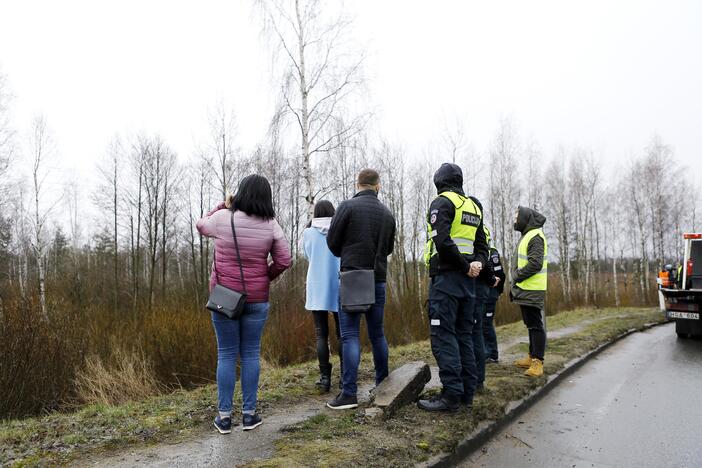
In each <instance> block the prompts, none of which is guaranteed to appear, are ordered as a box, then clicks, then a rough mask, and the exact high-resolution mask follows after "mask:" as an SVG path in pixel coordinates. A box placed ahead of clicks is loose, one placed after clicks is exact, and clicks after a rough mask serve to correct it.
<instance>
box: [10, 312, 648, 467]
mask: <svg viewBox="0 0 702 468" xmlns="http://www.w3.org/2000/svg"><path fill="white" fill-rule="evenodd" d="M620 315H625V317H618V316H620ZM590 319H601V320H599V321H597V322H594V323H592V324H589V325H588V326H587V328H586V329H585V330H583V331H582V332H579V333H576V334H575V335H572V336H568V337H564V338H560V339H556V340H552V341H550V342H549V348H548V350H547V359H546V371H547V372H549V373H552V372H555V371H557V370H559V369H560V367H559V366H561V367H562V365H563V363H564V362H566V361H567V360H569V359H572V358H573V357H576V356H579V355H582V354H584V353H585V352H587V351H588V350H590V349H594V348H595V347H596V346H598V345H599V344H601V343H603V342H606V341H608V340H610V339H611V338H613V337H614V336H616V335H618V334H619V333H621V332H623V331H625V330H627V329H629V328H637V327H640V326H641V325H642V324H643V323H647V322H653V321H659V320H662V316H661V314H660V313H659V312H656V311H652V310H651V309H600V310H592V309H581V310H575V311H569V312H564V313H561V314H558V315H554V316H551V317H549V318H548V327H549V330H554V329H557V328H562V327H569V326H572V325H576V324H578V323H581V322H583V321H584V320H590ZM497 333H498V339H499V340H501V341H506V340H512V339H515V338H517V337H519V336H523V335H524V334H525V330H524V327H523V325H521V324H509V325H504V326H501V327H498V329H497ZM415 360H424V361H427V362H429V363H432V364H433V363H434V358H433V356H432V353H431V348H430V346H429V344H428V342H418V343H413V344H409V345H403V346H396V347H392V349H391V351H390V366H391V368H395V367H398V366H400V365H402V364H404V363H406V362H409V361H415ZM335 364H338V363H335ZM337 369H338V366H336V365H335V372H336V370H337ZM488 369H489V371H488V377H487V386H488V388H489V389H490V393H488V394H487V395H482V396H480V397H478V398H477V399H476V401H475V408H474V413H473V417H468V416H467V415H458V416H436V415H430V414H427V413H424V412H421V411H419V410H417V409H416V408H415V407H414V406H409V407H406V408H403V409H402V410H400V411H399V413H398V414H397V416H396V417H395V418H393V419H392V420H390V421H388V422H380V421H373V420H368V419H366V418H365V417H364V416H363V415H362V414H359V413H354V412H351V413H347V412H343V414H331V415H330V414H326V413H324V414H321V415H318V416H315V417H313V418H311V419H309V420H307V421H305V422H304V423H302V424H299V425H296V426H291V427H289V428H287V433H286V434H285V436H284V437H283V438H281V439H280V440H279V441H278V442H277V443H276V452H275V455H274V457H273V458H271V459H270V460H264V461H258V462H256V463H254V464H253V465H255V466H304V465H307V466H309V465H315V466H343V465H355V464H360V465H368V466H370V465H379V464H382V465H385V466H404V465H406V464H407V463H414V462H416V461H421V460H425V459H427V458H428V457H429V456H431V455H432V454H435V453H438V452H440V451H445V450H451V448H452V447H454V446H455V444H457V443H458V441H460V440H461V439H462V438H463V437H464V436H465V435H466V434H468V433H470V431H472V430H473V428H474V427H475V424H477V422H478V421H480V420H482V419H493V418H496V417H499V416H500V415H501V414H502V413H503V412H504V408H505V406H506V404H507V403H509V402H510V401H513V400H516V399H518V398H521V397H523V396H525V395H526V394H527V393H528V392H529V391H531V390H533V389H534V388H536V387H537V386H539V385H541V384H542V383H543V381H542V380H538V379H537V380H534V379H528V378H527V377H524V376H522V375H521V373H519V372H518V371H516V370H515V369H514V368H513V367H512V366H511V365H509V364H504V365H497V366H489V367H488ZM373 375H374V374H373V368H372V357H371V355H370V353H364V355H363V358H362V362H361V367H360V369H359V380H365V381H369V380H372V379H373ZM317 377H318V369H317V363H316V362H306V363H303V364H298V365H294V366H289V367H285V368H275V367H270V366H264V368H263V370H262V373H261V381H260V392H259V400H260V402H259V407H260V409H261V410H262V411H263V412H264V413H265V412H266V411H267V410H269V409H273V408H282V407H285V406H287V405H293V404H295V403H296V402H301V401H304V400H305V399H308V398H309V397H310V395H314V394H315V392H316V390H315V386H314V382H315V380H316V379H317ZM240 398H241V396H240V394H239V392H238V386H237V395H236V398H235V399H236V401H235V408H236V407H238V406H240V401H241V400H240ZM216 401H217V399H216V387H215V386H214V385H207V386H203V387H200V388H197V389H195V390H192V391H184V390H180V391H176V392H173V393H170V394H167V395H161V396H156V397H151V398H148V399H146V400H143V401H138V402H130V403H127V404H123V405H119V406H108V405H91V406H86V407H83V408H80V409H78V410H77V411H75V412H72V413H53V414H49V415H46V416H42V417H36V418H28V419H23V420H14V421H5V422H2V423H0V465H4V464H10V465H15V466H33V465H37V464H42V465H44V464H47V465H53V464H66V463H69V462H70V461H71V460H74V459H76V458H77V457H80V456H81V455H84V454H90V455H95V454H96V453H100V452H101V451H108V450H116V449H121V448H124V447H127V446H129V447H134V446H140V445H141V446H143V445H149V444H154V443H158V442H160V441H163V440H168V441H169V442H173V441H177V440H182V439H186V438H189V437H192V436H194V435H196V434H199V433H201V432H202V431H203V430H205V429H206V428H207V429H209V426H210V424H211V418H212V417H213V415H214V414H215V405H216Z"/></svg>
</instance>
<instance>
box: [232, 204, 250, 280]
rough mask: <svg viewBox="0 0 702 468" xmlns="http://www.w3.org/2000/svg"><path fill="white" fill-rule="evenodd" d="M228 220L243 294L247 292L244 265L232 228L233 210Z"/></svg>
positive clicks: (234, 231)
mask: <svg viewBox="0 0 702 468" xmlns="http://www.w3.org/2000/svg"><path fill="white" fill-rule="evenodd" d="M229 221H230V223H231V225H232V236H234V247H235V248H236V261H237V263H238V264H239V274H240V275H241V284H242V286H244V294H248V292H247V291H246V280H245V279H244V267H243V266H242V264H241V254H239V239H237V237H236V229H235V228H234V212H233V211H232V215H231V217H230V218H229Z"/></svg>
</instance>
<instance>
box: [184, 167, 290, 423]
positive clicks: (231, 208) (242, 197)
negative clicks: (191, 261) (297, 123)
mask: <svg viewBox="0 0 702 468" xmlns="http://www.w3.org/2000/svg"><path fill="white" fill-rule="evenodd" d="M232 212H233V213H234V227H235V229H236V236H237V240H238V243H239V253H240V255H241V264H242V267H243V273H244V279H245V284H246V292H247V293H248V296H247V301H246V305H245V307H244V312H243V313H242V315H241V317H240V318H239V319H238V320H230V319H229V318H227V317H225V316H224V315H222V314H219V313H215V312H212V324H213V326H214V330H215V334H216V335H217V390H218V400H219V414H218V415H217V417H216V418H215V421H214V424H215V427H216V428H217V430H219V432H221V433H222V434H228V433H229V432H231V426H232V422H231V414H232V398H233V396H234V385H235V383H236V360H237V356H239V357H240V359H241V377H240V378H241V389H242V394H243V405H242V414H243V428H244V430H250V429H254V428H256V427H258V426H259V425H260V424H261V417H260V416H259V415H258V414H256V400H257V393H258V376H259V372H260V361H259V355H260V349H261V336H262V334H263V326H264V325H265V323H266V319H267V318H268V305H269V304H268V291H269V286H270V282H271V281H272V280H274V279H275V278H276V277H278V275H280V274H281V273H282V272H283V271H285V269H287V268H288V267H289V266H290V262H291V258H290V246H289V245H288V242H287V240H286V239H285V235H284V234H283V230H282V229H281V227H280V225H279V224H278V222H277V221H276V220H275V212H274V211H273V201H272V196H271V186H270V184H269V183H268V180H267V179H266V178H265V177H263V176H260V175H256V174H254V175H250V176H247V177H245V178H244V179H243V180H242V181H241V183H240V184H239V190H238V191H237V193H236V195H234V196H233V197H230V198H229V199H228V200H227V202H226V203H225V202H222V203H220V204H219V205H217V207H216V208H215V209H214V210H212V211H210V212H209V213H207V215H206V216H205V217H203V218H202V219H200V220H199V221H198V222H197V230H198V231H199V232H200V234H202V235H204V236H207V237H212V238H214V244H215V255H216V263H215V262H213V269H212V275H211V277H210V290H211V289H212V288H213V287H214V285H215V284H216V282H217V281H218V278H219V283H220V284H221V285H222V286H225V287H227V288H230V289H233V290H235V291H241V292H243V291H244V287H243V284H242V281H241V273H240V270H239V262H238V261H237V255H236V249H235V245H234V236H233V234H232V227H231V216H232ZM269 257H270V260H269ZM215 269H216V270H215Z"/></svg>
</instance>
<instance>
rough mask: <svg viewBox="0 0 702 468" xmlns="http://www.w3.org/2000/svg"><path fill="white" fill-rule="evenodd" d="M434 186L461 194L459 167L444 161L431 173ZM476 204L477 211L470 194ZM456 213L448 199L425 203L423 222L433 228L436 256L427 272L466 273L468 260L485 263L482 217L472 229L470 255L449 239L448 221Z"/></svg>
mask: <svg viewBox="0 0 702 468" xmlns="http://www.w3.org/2000/svg"><path fill="white" fill-rule="evenodd" d="M434 185H435V186H436V191H437V193H442V192H455V193H457V194H459V195H463V196H465V193H464V192H463V172H462V171H461V168H460V167H458V166H457V165H455V164H450V163H444V164H442V165H441V167H440V168H439V169H438V170H437V171H436V173H435V174H434ZM471 198H472V200H473V201H474V202H475V204H476V205H478V208H480V210H481V211H482V210H483V206H482V205H481V204H480V202H479V201H478V200H477V199H475V198H473V197H471ZM455 215H456V208H455V207H454V206H453V203H452V202H451V200H449V199H448V198H445V197H436V198H435V199H434V201H432V202H431V205H430V206H429V213H428V215H427V222H428V223H429V224H430V225H431V228H432V230H433V231H436V235H435V236H434V238H433V240H434V245H435V246H436V251H437V252H438V255H434V256H433V257H432V258H431V260H430V263H429V275H430V276H435V275H439V274H441V273H444V272H447V271H460V272H461V273H468V270H469V269H470V263H471V262H473V261H478V262H480V263H481V264H482V265H483V268H484V267H485V265H486V264H487V258H488V245H487V241H486V239H485V231H484V230H483V219H482V217H481V218H480V224H479V225H478V227H477V228H478V230H477V232H476V237H475V242H474V244H473V252H474V253H473V256H472V257H471V256H469V255H463V254H461V253H460V252H459V251H458V247H457V246H456V244H455V243H454V242H453V240H452V239H451V224H452V223H453V218H454V216H455Z"/></svg>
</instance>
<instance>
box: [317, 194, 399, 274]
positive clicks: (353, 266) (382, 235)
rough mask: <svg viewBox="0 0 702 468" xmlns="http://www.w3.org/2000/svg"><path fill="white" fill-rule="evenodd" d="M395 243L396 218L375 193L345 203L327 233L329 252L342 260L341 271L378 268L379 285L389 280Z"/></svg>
mask: <svg viewBox="0 0 702 468" xmlns="http://www.w3.org/2000/svg"><path fill="white" fill-rule="evenodd" d="M394 243H395V218H394V217H393V216H392V213H390V210H389V209H388V208H387V207H386V206H385V205H383V204H382V203H381V202H380V200H378V195H377V194H376V193H375V191H373V190H363V191H361V192H358V193H357V194H356V195H354V197H353V198H352V199H350V200H346V201H344V202H342V203H341V204H340V205H339V208H338V209H337V210H336V214H335V215H334V217H333V218H332V222H331V226H330V227H329V233H328V234H327V245H328V246H329V250H331V252H332V253H333V254H334V255H336V256H337V257H340V258H341V271H347V270H370V269H373V268H374V269H375V281H376V282H377V283H384V282H385V281H386V277H387V270H388V259H387V257H388V255H390V254H391V253H392V250H393V246H394ZM376 259H377V261H376Z"/></svg>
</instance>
